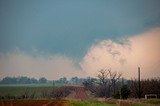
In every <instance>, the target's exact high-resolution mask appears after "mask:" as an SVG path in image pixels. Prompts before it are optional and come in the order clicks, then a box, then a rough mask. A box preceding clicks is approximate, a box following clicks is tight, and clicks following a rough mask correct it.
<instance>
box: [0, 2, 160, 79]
mask: <svg viewBox="0 0 160 106" xmlns="http://www.w3.org/2000/svg"><path fill="white" fill-rule="evenodd" d="M159 5H160V1H159V0H154V1H151V0H141V1H138V0H137V1H136V0H135V1H130V0H128V1H127V0H126V1H125V0H122V1H109V0H102V1H98V0H97V1H96V0H87V1H86V0H80V1H75V0H67V1H65V0H62V1H59V0H54V1H50V0H45V1H43V0H35V1H32V0H28V1H20V0H14V1H11V0H1V1H0V22H1V24H0V79H2V78H4V77H5V76H29V77H35V78H40V77H46V78H47V79H59V78H61V77H63V76H64V77H67V78H71V77H73V76H78V77H82V78H83V77H88V76H91V77H96V75H97V73H98V71H99V70H101V69H103V68H106V69H111V70H112V71H117V72H120V73H122V75H123V77H125V78H128V79H130V78H137V68H138V67H141V73H142V75H141V76H142V78H153V77H159V76H160V6H159Z"/></svg>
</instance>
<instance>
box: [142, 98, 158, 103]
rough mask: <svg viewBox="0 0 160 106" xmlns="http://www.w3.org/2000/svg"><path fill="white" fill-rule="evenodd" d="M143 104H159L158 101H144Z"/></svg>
mask: <svg viewBox="0 0 160 106" xmlns="http://www.w3.org/2000/svg"><path fill="white" fill-rule="evenodd" d="M144 103H148V104H160V99H147V100H145V101H144Z"/></svg>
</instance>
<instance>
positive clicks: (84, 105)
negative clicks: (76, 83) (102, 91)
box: [70, 100, 117, 106]
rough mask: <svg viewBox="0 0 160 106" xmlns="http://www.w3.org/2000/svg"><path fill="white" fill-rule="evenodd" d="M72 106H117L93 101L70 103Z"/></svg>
mask: <svg viewBox="0 0 160 106" xmlns="http://www.w3.org/2000/svg"><path fill="white" fill-rule="evenodd" d="M70 106H117V105H116V104H107V103H104V102H98V101H93V100H87V101H70Z"/></svg>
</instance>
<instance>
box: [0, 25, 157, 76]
mask: <svg viewBox="0 0 160 106" xmlns="http://www.w3.org/2000/svg"><path fill="white" fill-rule="evenodd" d="M77 64H78V65H79V66H80V68H78V65H77ZM138 67H141V73H142V74H141V75H142V77H143V78H151V77H159V76H160V28H155V29H152V30H149V31H147V32H144V33H142V34H139V35H135V36H132V37H129V38H125V39H124V38H122V39H120V40H119V41H118V42H117V41H116V42H115V41H112V40H102V41H100V42H98V43H96V44H93V45H92V46H91V47H90V48H89V49H88V51H87V53H86V55H85V56H84V57H83V58H82V60H81V61H80V63H77V61H75V60H73V59H72V58H69V57H67V56H64V55H56V54H45V55H44V54H41V53H39V52H38V51H36V52H35V53H34V55H33V54H26V53H24V52H22V51H19V50H15V51H14V52H11V53H6V54H4V53H1V54H0V78H3V77H5V76H24V75H25V76H30V77H36V78H39V77H42V76H44V77H46V78H48V79H58V78H60V77H63V76H66V77H68V78H70V77H72V76H79V77H86V76H93V77H95V76H96V75H97V73H98V70H100V69H102V68H108V69H110V68H111V69H112V71H117V72H121V73H122V74H123V76H124V77H125V78H135V77H137V68H138Z"/></svg>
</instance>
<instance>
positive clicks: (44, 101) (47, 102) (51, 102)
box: [0, 100, 116, 106]
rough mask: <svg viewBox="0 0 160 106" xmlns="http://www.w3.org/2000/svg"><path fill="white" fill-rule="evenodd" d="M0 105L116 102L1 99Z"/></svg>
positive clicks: (84, 105)
mask: <svg viewBox="0 0 160 106" xmlns="http://www.w3.org/2000/svg"><path fill="white" fill-rule="evenodd" d="M0 106H116V104H106V103H103V102H98V101H92V100H86V101H78V100H77V101H76V100H71V101H70V100H3V101H2V100H1V101H0Z"/></svg>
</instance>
